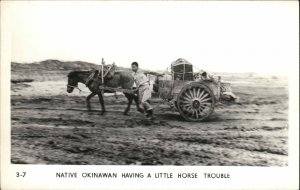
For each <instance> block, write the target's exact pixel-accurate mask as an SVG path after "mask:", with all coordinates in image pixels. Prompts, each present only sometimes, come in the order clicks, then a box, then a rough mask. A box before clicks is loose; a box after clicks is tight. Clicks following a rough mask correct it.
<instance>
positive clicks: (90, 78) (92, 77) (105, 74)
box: [85, 63, 115, 86]
mask: <svg viewBox="0 0 300 190" xmlns="http://www.w3.org/2000/svg"><path fill="white" fill-rule="evenodd" d="M114 67H115V64H114V63H113V64H112V65H111V66H109V67H108V69H107V70H106V71H105V73H104V74H103V72H104V69H103V68H104V66H103V65H101V82H102V85H103V84H104V78H105V77H106V76H107V74H108V73H109V71H110V70H111V69H112V68H114ZM95 74H96V71H94V72H92V73H91V74H90V75H89V77H88V78H87V79H86V81H85V85H86V86H88V84H89V83H90V81H92V80H93V81H95V80H97V79H94V78H95ZM99 75H100V71H99V72H98V76H97V78H99Z"/></svg>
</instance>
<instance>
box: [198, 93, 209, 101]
mask: <svg viewBox="0 0 300 190" xmlns="http://www.w3.org/2000/svg"><path fill="white" fill-rule="evenodd" d="M207 96H209V94H208V93H204V94H203V95H202V97H200V100H202V99H204V98H206V97H207Z"/></svg>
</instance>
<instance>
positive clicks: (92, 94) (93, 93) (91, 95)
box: [86, 92, 97, 102]
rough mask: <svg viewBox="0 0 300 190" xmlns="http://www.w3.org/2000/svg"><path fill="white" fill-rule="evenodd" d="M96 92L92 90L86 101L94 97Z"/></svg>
mask: <svg viewBox="0 0 300 190" xmlns="http://www.w3.org/2000/svg"><path fill="white" fill-rule="evenodd" d="M96 94H97V93H96V92H92V93H91V94H90V95H88V96H87V97H86V101H87V102H89V101H90V99H91V98H92V97H94V96H95V95H96Z"/></svg>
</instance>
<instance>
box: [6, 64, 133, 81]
mask: <svg viewBox="0 0 300 190" xmlns="http://www.w3.org/2000/svg"><path fill="white" fill-rule="evenodd" d="M98 68H99V65H96V64H94V63H88V62H83V61H60V60H53V59H49V60H44V61H41V62H34V63H16V62H11V80H12V81H20V80H21V81H22V80H34V81H59V80H66V76H67V74H68V73H69V72H70V71H74V70H91V69H98ZM117 69H118V70H125V71H130V70H131V69H130V68H124V67H117Z"/></svg>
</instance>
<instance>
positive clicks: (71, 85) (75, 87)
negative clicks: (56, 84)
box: [67, 84, 82, 92]
mask: <svg viewBox="0 0 300 190" xmlns="http://www.w3.org/2000/svg"><path fill="white" fill-rule="evenodd" d="M67 87H72V88H76V89H78V90H79V92H82V90H81V89H80V88H79V87H78V86H72V85H69V84H67Z"/></svg>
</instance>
